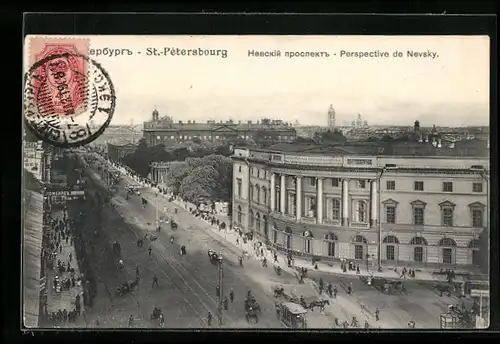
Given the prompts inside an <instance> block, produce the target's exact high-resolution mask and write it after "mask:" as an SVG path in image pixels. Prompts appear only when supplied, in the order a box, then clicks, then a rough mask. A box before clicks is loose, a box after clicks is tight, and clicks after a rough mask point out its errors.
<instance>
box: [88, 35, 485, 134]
mask: <svg viewBox="0 0 500 344" xmlns="http://www.w3.org/2000/svg"><path fill="white" fill-rule="evenodd" d="M83 37H86V38H87V37H88V38H89V40H90V42H91V44H90V49H93V50H94V52H95V51H98V50H99V49H100V50H101V51H103V49H105V48H108V49H115V48H116V49H118V48H120V49H124V48H126V49H130V50H131V51H134V52H135V53H134V54H133V55H131V56H129V55H128V54H124V55H119V56H112V57H110V56H104V55H103V54H101V55H100V56H91V57H92V58H93V59H95V60H96V61H97V62H99V63H100V64H101V65H102V66H103V68H105V69H106V70H107V71H108V73H109V75H110V77H111V80H112V82H113V84H114V86H115V89H116V96H117V101H116V111H115V115H114V117H113V121H112V124H129V123H130V121H131V120H133V121H134V123H141V122H143V121H147V120H150V119H151V113H152V111H153V109H154V108H156V109H158V111H159V112H160V116H164V115H169V116H171V117H173V118H174V120H175V121H179V120H183V121H187V120H195V121H197V122H205V121H206V120H216V121H220V120H223V121H225V120H228V119H233V120H235V121H238V120H241V121H247V120H253V121H256V120H260V119H262V118H263V117H267V118H272V119H282V120H283V121H286V122H291V123H294V122H295V121H296V120H298V121H299V123H301V124H304V125H305V124H309V125H325V124H326V123H327V113H328V108H329V106H330V104H332V105H333V107H334V109H335V111H336V114H337V115H336V122H337V123H338V124H340V123H342V122H343V121H349V122H350V121H352V120H355V117H356V116H357V114H358V113H361V114H362V116H363V118H364V119H366V120H367V121H368V122H369V123H370V124H373V125H393V124H395V125H411V123H413V122H414V121H415V120H419V121H420V123H421V125H423V126H432V125H433V124H435V125H438V126H450V125H454V126H472V125H488V123H489V39H488V37H487V36H460V37H459V36H427V37H424V36H411V37H410V36H408V37H401V36H398V37H395V36H394V37H389V36H377V37H375V36H370V37H363V36H307V37H300V36H217V37H215V36H155V37H152V36H141V38H140V39H130V37H127V36H83ZM164 47H172V48H174V47H175V48H181V49H184V48H185V49H191V48H202V49H227V58H222V57H221V56H219V57H216V56H209V57H200V56H196V57H194V56H146V55H147V49H148V48H156V49H157V50H158V51H160V50H161V51H163V48H164ZM298 47H300V49H299V48H298ZM249 50H256V51H276V50H280V51H281V52H282V56H281V57H280V58H271V57H268V58H264V57H249V56H248V51H249ZM340 50H346V51H376V50H379V51H387V52H391V53H392V52H393V51H395V50H398V51H402V52H406V51H407V50H415V51H427V50H429V51H435V52H437V53H438V54H439V57H437V58H435V59H432V58H420V59H416V58H408V57H403V58H400V59H397V58H392V57H390V58H370V59H368V58H364V59H360V58H340V57H339V56H337V57H333V54H334V53H336V52H337V53H338V52H339V51H340ZM286 51H313V52H314V51H326V52H328V53H329V54H330V55H331V56H330V58H317V57H315V58H287V57H285V56H284V53H285V52H286ZM137 52H141V54H138V53H137ZM94 55H95V54H94ZM337 55H338V54H337Z"/></svg>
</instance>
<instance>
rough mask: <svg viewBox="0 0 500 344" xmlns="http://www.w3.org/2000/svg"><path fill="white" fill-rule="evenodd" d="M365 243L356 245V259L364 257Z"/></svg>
mask: <svg viewBox="0 0 500 344" xmlns="http://www.w3.org/2000/svg"><path fill="white" fill-rule="evenodd" d="M363 251H364V250H363V245H355V246H354V259H363Z"/></svg>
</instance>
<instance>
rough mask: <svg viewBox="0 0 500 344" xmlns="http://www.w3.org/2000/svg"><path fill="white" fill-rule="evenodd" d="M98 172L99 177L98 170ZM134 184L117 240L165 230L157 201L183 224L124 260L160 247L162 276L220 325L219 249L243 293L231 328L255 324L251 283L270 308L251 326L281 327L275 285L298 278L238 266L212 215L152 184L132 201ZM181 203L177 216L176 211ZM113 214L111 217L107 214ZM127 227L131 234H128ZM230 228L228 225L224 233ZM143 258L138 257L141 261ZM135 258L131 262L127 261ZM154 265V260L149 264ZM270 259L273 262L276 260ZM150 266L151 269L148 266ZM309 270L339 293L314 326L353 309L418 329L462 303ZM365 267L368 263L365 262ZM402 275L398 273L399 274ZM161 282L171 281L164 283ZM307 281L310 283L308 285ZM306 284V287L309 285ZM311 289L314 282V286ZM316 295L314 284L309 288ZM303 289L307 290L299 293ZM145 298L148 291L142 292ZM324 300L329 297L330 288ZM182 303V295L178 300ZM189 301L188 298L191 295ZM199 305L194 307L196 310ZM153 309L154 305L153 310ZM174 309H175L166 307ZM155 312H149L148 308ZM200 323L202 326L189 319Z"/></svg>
mask: <svg viewBox="0 0 500 344" xmlns="http://www.w3.org/2000/svg"><path fill="white" fill-rule="evenodd" d="M94 177H95V178H96V179H99V178H100V177H99V176H98V175H97V173H94ZM127 183H134V182H133V181H132V180H131V179H130V178H129V177H127V176H124V180H123V181H122V182H121V183H120V185H118V186H117V192H116V194H115V196H114V197H113V200H112V202H113V204H114V207H115V209H116V211H117V212H118V213H119V214H121V217H122V218H123V219H125V221H126V222H127V223H128V224H129V225H128V226H123V228H120V229H119V230H118V232H115V233H117V234H116V235H117V240H120V243H121V244H122V246H123V245H124V243H122V242H121V240H123V239H121V238H124V237H127V238H129V237H130V233H134V234H133V235H132V237H130V238H129V239H127V240H129V241H130V243H129V244H130V245H131V246H135V240H136V238H137V237H138V236H144V233H147V232H149V233H153V234H154V235H158V234H157V233H156V232H155V230H154V225H155V219H156V207H158V209H159V210H160V211H159V216H163V215H164V214H163V210H167V214H166V215H167V216H168V217H169V218H174V220H175V221H176V222H177V223H178V224H179V229H178V230H177V231H172V230H171V229H170V226H169V225H166V224H163V225H162V230H161V232H160V234H159V235H158V240H157V241H155V242H151V243H149V242H147V241H146V242H145V244H144V248H143V249H142V250H140V249H137V248H136V247H133V250H134V251H139V252H141V253H138V254H136V253H133V254H132V257H131V258H126V262H125V264H126V265H128V266H129V269H131V270H133V269H135V267H134V266H135V264H136V262H137V263H138V264H139V265H140V266H141V276H142V273H143V272H142V271H143V268H142V265H144V264H145V265H148V262H149V261H148V258H146V262H143V260H140V259H143V256H144V255H146V256H147V253H145V252H146V250H147V246H148V245H151V247H152V248H153V251H152V252H153V257H154V258H155V259H154V261H155V262H156V263H155V264H154V265H156V266H157V268H158V269H160V270H161V271H164V272H163V275H164V276H163V277H161V276H160V275H161V274H162V273H161V272H160V274H158V273H157V276H158V277H159V278H160V279H165V278H166V275H168V276H169V280H171V281H172V283H173V284H174V286H176V287H177V291H176V292H175V293H176V295H177V296H176V297H175V298H176V299H178V300H181V299H184V300H185V301H186V299H187V300H188V301H189V304H191V305H192V306H190V307H188V308H189V309H191V313H195V314H198V315H199V316H198V319H199V318H202V319H203V320H206V313H207V312H208V311H210V312H212V314H213V315H214V320H213V321H212V324H213V326H214V324H216V323H217V322H216V317H215V315H216V300H217V298H216V296H215V286H216V284H217V269H216V266H215V265H212V264H211V263H210V262H209V260H208V257H207V250H208V249H209V248H211V249H212V250H215V251H217V252H222V254H223V256H224V258H225V262H224V289H225V290H224V293H225V294H226V295H227V293H228V292H229V290H230V289H231V288H233V289H234V292H235V295H236V302H235V305H230V307H229V310H228V311H226V312H225V315H224V319H225V320H224V326H225V327H247V326H249V325H248V324H247V322H246V321H245V320H244V310H243V304H242V302H243V297H244V295H245V294H246V292H247V290H248V289H251V290H252V292H253V293H254V294H255V295H256V298H257V300H258V302H259V303H260V304H261V306H262V309H263V314H262V319H259V323H258V324H252V326H254V327H267V328H272V327H280V323H279V322H278V321H277V319H276V316H275V313H274V303H273V299H272V290H273V287H274V286H278V285H284V286H285V287H290V288H296V289H297V290H299V285H298V283H297V280H296V278H295V277H294V276H292V275H289V274H283V275H282V276H279V277H278V276H276V274H274V272H273V269H272V267H271V266H270V267H269V268H267V269H266V268H263V267H262V266H261V264H260V262H258V261H256V260H254V259H246V260H245V261H244V268H241V267H239V266H238V263H237V257H238V256H239V255H241V250H240V249H239V248H237V247H235V246H234V245H232V244H230V243H224V240H221V237H220V236H219V235H218V234H215V233H213V228H210V227H211V226H210V225H209V224H207V223H206V222H205V221H203V220H201V219H199V218H195V217H194V216H192V215H191V214H190V213H189V212H188V211H186V210H185V209H183V208H182V207H179V206H177V205H174V204H173V203H170V202H168V201H167V199H166V197H164V196H162V195H159V196H156V195H155V192H154V191H153V190H152V189H150V188H142V189H140V192H141V196H136V195H134V196H131V197H130V198H129V200H126V199H125V184H127ZM142 197H144V198H145V199H147V200H148V205H147V206H146V207H143V206H142V203H141V198H142ZM175 208H178V211H177V214H175V213H174V209H175ZM107 220H109V219H107ZM125 232H128V233H129V234H128V236H127V234H126V233H125ZM222 232H224V231H222ZM170 235H174V237H175V243H174V244H171V243H170V242H169V238H170ZM182 244H184V245H186V247H187V251H188V252H187V256H180V255H179V246H180V245H182ZM138 259H139V260H140V261H139V260H138ZM128 260H131V261H130V262H128ZM149 265H151V264H149ZM270 265H271V264H270ZM146 268H148V267H146ZM308 268H309V277H311V278H312V279H314V280H315V281H318V280H319V278H322V279H323V281H324V282H325V285H326V283H328V282H331V283H332V285H336V286H337V287H338V290H339V294H338V297H337V299H336V300H330V302H331V305H330V306H327V308H326V310H325V314H323V315H320V314H319V313H318V311H316V312H309V314H308V322H309V326H310V327H322V328H325V327H326V328H331V327H332V323H333V319H334V318H339V319H341V320H349V319H350V318H351V317H352V316H353V315H354V316H356V317H357V318H358V319H359V320H360V323H361V326H362V324H363V322H364V320H365V319H366V320H367V321H368V322H369V323H370V327H381V328H405V327H407V324H408V322H409V321H410V320H413V321H415V322H416V324H417V327H418V328H439V315H440V314H441V313H443V312H445V311H446V309H447V306H448V305H450V304H457V303H459V300H457V299H456V298H453V297H452V298H450V297H446V296H444V297H439V296H438V295H437V294H436V293H435V292H434V291H433V290H432V285H433V283H429V282H418V281H406V282H405V286H406V289H407V290H408V295H385V294H383V293H381V292H379V291H378V290H376V289H375V288H373V287H370V286H368V285H366V284H365V283H364V282H362V281H361V280H360V279H359V278H358V277H357V276H351V275H346V276H342V275H333V274H330V273H324V272H318V271H314V270H313V269H312V266H311V267H308ZM362 268H364V267H362ZM395 276H396V275H395ZM349 282H351V283H353V290H354V293H353V295H351V296H348V295H347V293H346V291H345V289H344V287H346V286H347V284H348V283H349ZM141 283H146V284H147V285H148V286H147V287H146V288H151V285H150V284H151V278H149V279H148V280H147V281H142V282H141ZM160 283H164V282H162V281H160ZM302 287H304V286H302ZM304 288H305V287H304ZM310 289H312V288H310ZM306 292H307V293H309V296H310V290H308V291H306ZM296 294H298V295H300V292H299V291H297V293H296ZM142 297H144V296H142ZM148 297H149V299H150V301H149V303H150V306H149V309H152V307H153V304H154V303H155V302H158V304H157V305H158V306H160V307H162V309H165V310H166V309H168V308H165V307H169V306H168V305H164V304H163V303H164V301H163V300H161V299H158V297H156V296H154V295H149V296H148ZM321 298H322V299H325V298H327V296H326V295H325V294H323V295H322V296H321ZM177 302H179V301H177ZM186 302H187V301H186ZM360 304H364V306H365V308H366V309H365V310H364V311H363V310H361V307H360ZM377 308H378V309H379V310H380V320H379V321H376V320H375V316H374V313H375V310H376V309H377ZM193 309H194V310H193ZM149 312H150V311H149ZM167 312H170V311H167ZM148 314H149V313H148ZM190 326H193V327H196V326H197V325H195V324H193V325H190Z"/></svg>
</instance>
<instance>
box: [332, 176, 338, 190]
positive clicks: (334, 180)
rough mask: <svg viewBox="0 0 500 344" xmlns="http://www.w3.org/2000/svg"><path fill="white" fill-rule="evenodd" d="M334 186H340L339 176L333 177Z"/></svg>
mask: <svg viewBox="0 0 500 344" xmlns="http://www.w3.org/2000/svg"><path fill="white" fill-rule="evenodd" d="M332 187H334V188H338V187H339V179H338V178H333V179H332Z"/></svg>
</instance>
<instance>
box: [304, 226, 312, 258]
mask: <svg viewBox="0 0 500 344" xmlns="http://www.w3.org/2000/svg"><path fill="white" fill-rule="evenodd" d="M302 235H303V236H304V253H308V254H310V253H311V250H312V247H311V246H312V238H313V236H312V233H311V231H309V230H306V231H304V233H303V234H302Z"/></svg>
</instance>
